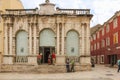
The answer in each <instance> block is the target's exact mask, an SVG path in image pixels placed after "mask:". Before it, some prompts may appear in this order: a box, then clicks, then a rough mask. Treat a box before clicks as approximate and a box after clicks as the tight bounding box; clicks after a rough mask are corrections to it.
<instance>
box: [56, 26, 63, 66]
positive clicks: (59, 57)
mask: <svg viewBox="0 0 120 80" xmlns="http://www.w3.org/2000/svg"><path fill="white" fill-rule="evenodd" d="M60 27H61V28H62V30H61V31H62V32H61V34H60ZM60 35H61V38H60ZM60 39H61V40H60ZM60 41H61V43H60ZM57 43H58V44H57V49H58V48H59V49H58V50H57V52H58V53H59V54H57V58H56V64H59V65H60V64H65V55H64V25H63V24H61V26H60V24H58V26H57ZM59 44H61V51H60V45H59ZM60 52H61V54H60Z"/></svg>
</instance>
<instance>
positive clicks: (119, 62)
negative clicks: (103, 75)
mask: <svg viewBox="0 0 120 80" xmlns="http://www.w3.org/2000/svg"><path fill="white" fill-rule="evenodd" d="M117 64H118V71H117V72H119V70H120V60H118V61H117Z"/></svg>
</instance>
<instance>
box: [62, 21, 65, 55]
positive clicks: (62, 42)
mask: <svg viewBox="0 0 120 80" xmlns="http://www.w3.org/2000/svg"><path fill="white" fill-rule="evenodd" d="M64 37H65V36H64V23H62V38H61V39H62V40H61V41H62V46H61V47H62V48H61V49H62V53H61V55H64V54H65V53H64V43H65V41H64Z"/></svg>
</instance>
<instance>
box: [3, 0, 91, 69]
mask: <svg viewBox="0 0 120 80" xmlns="http://www.w3.org/2000/svg"><path fill="white" fill-rule="evenodd" d="M91 18H92V14H90V10H89V9H60V8H55V4H53V3H50V2H49V0H46V2H45V3H42V4H40V9H8V10H6V13H5V14H2V19H3V21H4V24H3V26H4V37H5V38H4V55H3V64H5V65H8V64H16V63H17V64H19V63H26V64H33V65H36V64H37V55H38V54H39V53H42V55H43V58H42V63H48V56H49V55H50V54H51V53H52V52H55V53H56V64H65V59H66V57H68V58H70V59H71V58H72V59H74V60H75V61H76V63H78V64H79V65H80V66H81V68H82V67H83V69H87V68H90V20H91ZM85 66H86V68H85Z"/></svg>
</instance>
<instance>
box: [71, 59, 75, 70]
mask: <svg viewBox="0 0 120 80" xmlns="http://www.w3.org/2000/svg"><path fill="white" fill-rule="evenodd" d="M74 66H75V61H74V59H72V60H71V72H75V70H74Z"/></svg>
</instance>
